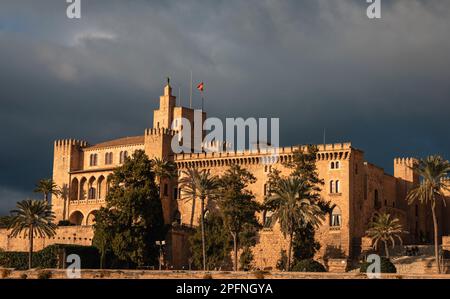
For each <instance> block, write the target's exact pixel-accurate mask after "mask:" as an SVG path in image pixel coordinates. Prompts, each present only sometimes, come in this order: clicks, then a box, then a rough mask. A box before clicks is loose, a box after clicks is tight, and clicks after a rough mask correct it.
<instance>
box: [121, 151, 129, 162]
mask: <svg viewBox="0 0 450 299" xmlns="http://www.w3.org/2000/svg"><path fill="white" fill-rule="evenodd" d="M127 157H128V152H127V151H123V152H120V158H119V160H120V161H119V162H120V164H123V163H125V159H126V158H127Z"/></svg>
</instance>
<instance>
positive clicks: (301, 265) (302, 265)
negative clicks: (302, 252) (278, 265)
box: [292, 259, 327, 272]
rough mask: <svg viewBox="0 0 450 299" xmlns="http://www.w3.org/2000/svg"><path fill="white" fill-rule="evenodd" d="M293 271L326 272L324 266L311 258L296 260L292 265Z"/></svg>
mask: <svg viewBox="0 0 450 299" xmlns="http://www.w3.org/2000/svg"><path fill="white" fill-rule="evenodd" d="M292 271H295V272H327V270H326V269H325V267H324V266H323V265H322V264H321V263H319V262H318V261H315V260H313V259H304V260H300V261H298V262H296V263H295V264H294V266H293V267H292Z"/></svg>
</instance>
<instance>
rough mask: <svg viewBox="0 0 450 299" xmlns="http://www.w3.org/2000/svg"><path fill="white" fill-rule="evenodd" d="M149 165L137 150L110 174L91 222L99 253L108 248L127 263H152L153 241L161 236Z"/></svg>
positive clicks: (154, 255) (158, 206) (158, 205)
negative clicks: (105, 192) (103, 200)
mask: <svg viewBox="0 0 450 299" xmlns="http://www.w3.org/2000/svg"><path fill="white" fill-rule="evenodd" d="M152 166H153V164H152V162H151V161H150V160H149V159H148V157H147V156H146V154H145V153H144V151H142V150H138V151H136V152H135V153H134V154H133V156H132V158H131V159H126V161H125V163H124V164H123V165H122V166H121V167H119V168H117V169H116V170H115V171H114V173H113V174H112V175H111V177H110V181H111V187H110V189H109V193H108V195H107V196H106V206H105V207H102V208H101V209H100V210H99V212H98V213H97V214H96V223H95V225H94V231H95V236H94V240H95V246H97V248H98V249H99V251H100V252H101V253H102V254H103V256H104V255H105V253H106V252H107V251H108V250H110V251H111V252H113V253H114V255H115V256H116V257H117V258H118V259H119V260H121V261H125V262H127V263H128V264H129V265H130V266H132V265H137V266H143V265H145V264H156V261H157V257H158V248H157V247H156V245H155V242H156V240H162V239H163V238H164V220H163V211H162V205H161V200H160V198H159V192H158V188H157V186H156V183H155V172H154V171H153V169H152ZM106 244H108V246H109V247H107V246H106Z"/></svg>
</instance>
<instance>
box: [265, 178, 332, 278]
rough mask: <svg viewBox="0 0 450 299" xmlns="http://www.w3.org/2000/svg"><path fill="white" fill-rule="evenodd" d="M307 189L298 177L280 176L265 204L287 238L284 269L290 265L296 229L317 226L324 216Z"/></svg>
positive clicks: (287, 269) (287, 268)
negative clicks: (287, 244) (310, 197)
mask: <svg viewBox="0 0 450 299" xmlns="http://www.w3.org/2000/svg"><path fill="white" fill-rule="evenodd" d="M309 192H310V190H309V189H305V185H304V184H303V183H302V181H301V180H300V179H298V178H286V179H285V178H280V180H279V182H278V183H277V186H276V187H275V188H274V189H273V190H272V195H271V196H270V197H269V198H268V199H267V201H266V206H267V207H269V209H270V210H273V211H274V213H273V219H274V220H275V221H276V220H279V222H280V227H281V231H282V233H283V235H284V236H285V237H286V236H287V237H288V238H289V248H288V253H287V255H288V256H287V265H286V271H289V269H290V266H291V256H292V241H293V236H294V233H295V231H296V229H298V228H300V227H302V226H305V225H308V224H309V225H311V226H313V227H317V226H318V225H319V224H320V222H321V220H322V219H323V218H324V216H323V213H322V211H321V209H320V208H319V206H318V205H316V204H315V203H314V202H312V201H311V200H310V199H309V198H307V197H306V196H308V193H309Z"/></svg>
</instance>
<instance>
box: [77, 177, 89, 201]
mask: <svg viewBox="0 0 450 299" xmlns="http://www.w3.org/2000/svg"><path fill="white" fill-rule="evenodd" d="M79 192H80V195H79V198H78V199H79V200H85V199H86V198H87V179H86V178H85V177H82V178H81V179H80V190H79Z"/></svg>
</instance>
